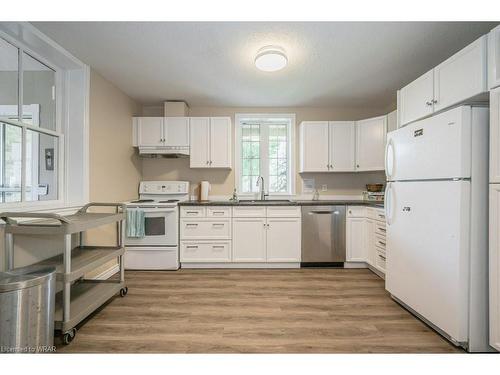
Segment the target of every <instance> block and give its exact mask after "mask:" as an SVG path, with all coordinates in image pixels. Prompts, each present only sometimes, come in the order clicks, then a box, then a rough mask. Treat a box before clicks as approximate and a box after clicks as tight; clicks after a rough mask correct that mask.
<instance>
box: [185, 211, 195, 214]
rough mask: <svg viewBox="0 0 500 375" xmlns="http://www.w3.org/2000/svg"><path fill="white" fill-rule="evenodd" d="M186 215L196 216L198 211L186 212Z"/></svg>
mask: <svg viewBox="0 0 500 375" xmlns="http://www.w3.org/2000/svg"><path fill="white" fill-rule="evenodd" d="M186 213H187V214H188V215H191V214H195V215H196V214H197V213H198V211H186Z"/></svg>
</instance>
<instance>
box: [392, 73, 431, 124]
mask: <svg viewBox="0 0 500 375" xmlns="http://www.w3.org/2000/svg"><path fill="white" fill-rule="evenodd" d="M433 99H434V70H431V71H429V72H427V73H425V74H424V75H422V76H420V77H418V78H417V79H416V80H415V81H413V82H411V83H410V84H408V85H406V86H405V87H403V88H402V89H401V90H400V92H399V106H400V108H399V116H400V121H401V124H402V125H405V124H408V123H410V122H412V121H415V120H418V119H421V118H423V117H426V116H429V115H430V114H432V100H433Z"/></svg>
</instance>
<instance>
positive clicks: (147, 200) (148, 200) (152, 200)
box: [130, 199, 155, 203]
mask: <svg viewBox="0 0 500 375" xmlns="http://www.w3.org/2000/svg"><path fill="white" fill-rule="evenodd" d="M154 201H155V200H154V199H138V200H136V201H131V202H130V203H148V202H154Z"/></svg>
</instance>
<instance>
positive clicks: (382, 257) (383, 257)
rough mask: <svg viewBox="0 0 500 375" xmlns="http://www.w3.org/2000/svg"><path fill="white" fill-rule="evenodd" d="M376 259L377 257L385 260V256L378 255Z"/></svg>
mask: <svg viewBox="0 0 500 375" xmlns="http://www.w3.org/2000/svg"><path fill="white" fill-rule="evenodd" d="M378 257H379V258H380V259H382V260H386V259H385V256H383V255H380V254H379V255H378Z"/></svg>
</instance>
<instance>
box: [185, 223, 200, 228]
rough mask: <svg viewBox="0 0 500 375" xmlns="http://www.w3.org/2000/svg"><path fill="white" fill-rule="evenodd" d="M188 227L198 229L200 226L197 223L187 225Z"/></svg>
mask: <svg viewBox="0 0 500 375" xmlns="http://www.w3.org/2000/svg"><path fill="white" fill-rule="evenodd" d="M186 226H187V227H197V226H198V224H196V223H186Z"/></svg>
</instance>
